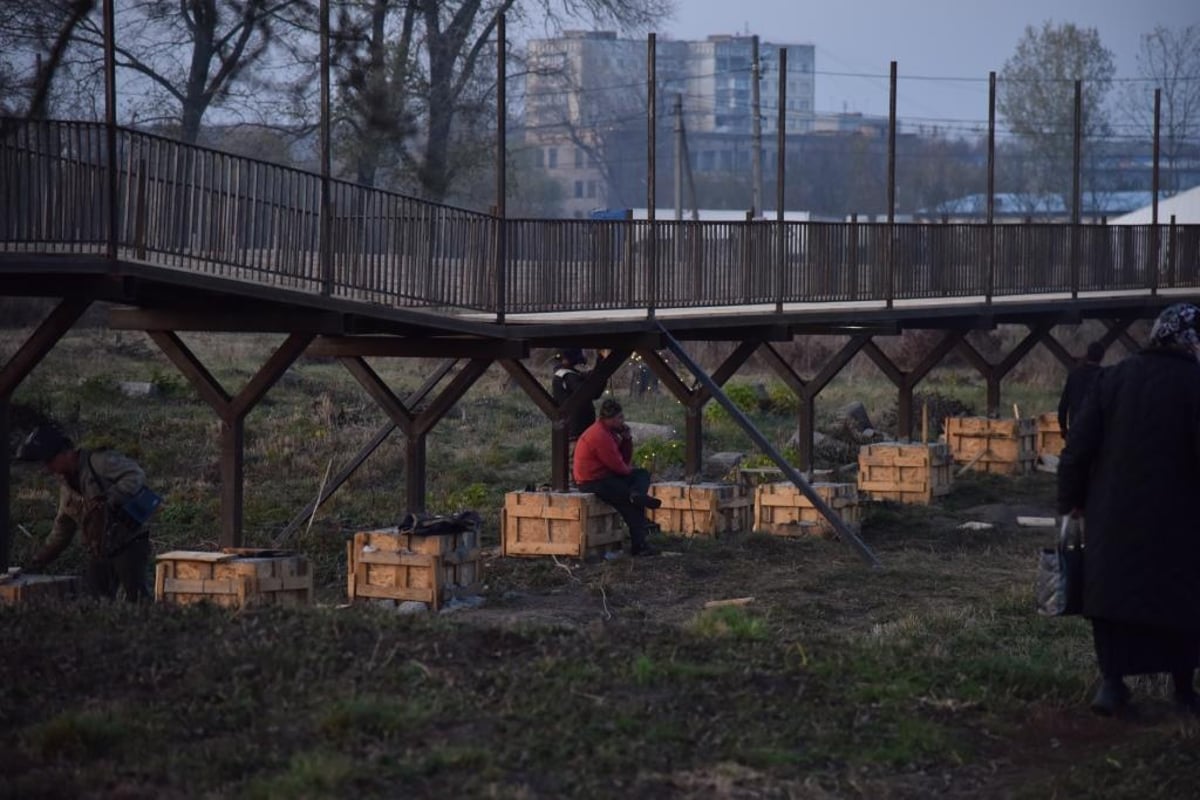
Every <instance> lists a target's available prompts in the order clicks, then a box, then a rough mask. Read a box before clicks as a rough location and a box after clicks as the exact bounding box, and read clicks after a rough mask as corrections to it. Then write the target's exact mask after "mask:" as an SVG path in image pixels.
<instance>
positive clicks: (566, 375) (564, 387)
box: [551, 366, 604, 439]
mask: <svg viewBox="0 0 1200 800" xmlns="http://www.w3.org/2000/svg"><path fill="white" fill-rule="evenodd" d="M587 377H588V373H586V372H580V371H579V370H577V369H575V367H574V366H571V367H567V366H560V367H559V368H558V369H556V370H554V380H553V381H552V383H551V396H552V397H553V398H554V402H556V403H562V402H563V401H565V400H566V399H567V398H568V397H570V396H571V395H573V394H575V390H576V389H578V388H579V387H580V386H582V385H583V382H584V381H585V380H587ZM602 394H604V387H603V386H601V387H600V389H599V390H598V391H597V392H596V394H595V395H594V396H593V397H590V398H588V401H587V402H586V403H583V404H582V405H580V406H579V408H578V409H577V410H576V411H575V413H574V414H573V415H572V416H571V424H570V427H569V430H568V433H569V434H570V436H571V438H572V439H578V438H579V437H580V436H582V435H583V432H584V431H586V430H587V429H588V428H589V427H591V425H592V423H593V422H595V421H596V409H595V407H594V406H593V405H592V401H594V400H595V399H596V398H597V397H600V395H602Z"/></svg>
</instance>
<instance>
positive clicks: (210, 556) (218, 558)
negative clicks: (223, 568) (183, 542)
mask: <svg viewBox="0 0 1200 800" xmlns="http://www.w3.org/2000/svg"><path fill="white" fill-rule="evenodd" d="M235 558H237V556H236V555H235V554H233V553H213V552H209V551H207V550H172V551H171V552H169V553H162V554H160V555H159V556H158V558H157V559H155V560H156V561H200V562H202V563H206V564H220V563H223V562H226V561H233V560H234V559H235Z"/></svg>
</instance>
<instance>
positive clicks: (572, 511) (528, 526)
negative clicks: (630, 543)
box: [500, 492, 626, 558]
mask: <svg viewBox="0 0 1200 800" xmlns="http://www.w3.org/2000/svg"><path fill="white" fill-rule="evenodd" d="M625 539H626V531H625V523H624V521H623V520H622V519H621V515H620V514H618V513H617V511H616V509H614V508H613V507H612V506H610V505H609V504H608V503H605V502H604V501H603V500H601V499H600V498H599V497H597V496H596V495H594V494H587V493H583V492H509V493H508V494H506V495H505V496H504V513H503V514H502V515H501V517H500V551H501V553H502V554H503V555H505V556H551V555H554V556H569V557H572V558H583V557H584V556H586V555H592V554H597V553H603V552H605V551H607V550H616V549H619V548H620V547H621V546H622V544H623V543H624V542H625Z"/></svg>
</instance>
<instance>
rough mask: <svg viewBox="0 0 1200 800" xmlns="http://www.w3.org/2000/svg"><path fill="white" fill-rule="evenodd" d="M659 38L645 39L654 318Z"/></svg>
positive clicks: (649, 310)
mask: <svg viewBox="0 0 1200 800" xmlns="http://www.w3.org/2000/svg"><path fill="white" fill-rule="evenodd" d="M656 44H657V37H656V36H655V34H653V33H651V34H650V36H649V38H648V39H647V41H646V94H647V98H646V164H647V170H648V172H647V175H646V222H647V225H648V227H649V229H650V230H649V236H650V238H649V240H648V241H647V242H646V268H647V275H646V288H647V293H648V297H647V307H646V316H647V317H649V318H650V319H653V318H654V303H655V300H656V299H657V297H656V295H657V294H658V274H657V273H658V225H657V223H656V222H655V219H654V210H655V203H656V202H657V200H656V198H655V193H654V190H655V182H656V181H657V176H658V173H657V169H656V166H657V164H656V159H655V148H656V147H657V144H658V141H657V136H655V133H656V131H655V129H656V128H657V127H658V77H657V75H656V73H655V60H656V56H655V49H656V47H655V46H656Z"/></svg>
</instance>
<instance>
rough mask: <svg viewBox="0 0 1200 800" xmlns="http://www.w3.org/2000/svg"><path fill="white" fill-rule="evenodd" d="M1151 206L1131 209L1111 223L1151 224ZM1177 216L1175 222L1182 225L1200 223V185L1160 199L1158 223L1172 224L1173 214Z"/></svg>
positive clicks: (1110, 222) (1110, 221)
mask: <svg viewBox="0 0 1200 800" xmlns="http://www.w3.org/2000/svg"><path fill="white" fill-rule="evenodd" d="M1150 212H1151V207H1150V206H1146V207H1145V208H1139V209H1138V210H1137V211H1130V212H1129V213H1128V214H1125V215H1123V216H1120V217H1117V218H1115V219H1110V220H1109V221H1108V224H1110V225H1149V224H1150V221H1151V220H1150ZM1172 214H1173V215H1174V216H1175V222H1176V223H1178V224H1180V225H1197V224H1200V186H1195V187H1193V188H1191V189H1188V190H1187V191H1184V192H1180V193H1179V194H1177V195H1174V196H1172V197H1168V198H1167V199H1166V200H1159V201H1158V223H1159V224H1160V225H1169V224H1171V215H1172Z"/></svg>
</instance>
